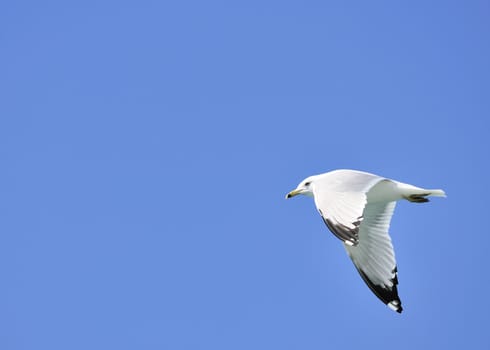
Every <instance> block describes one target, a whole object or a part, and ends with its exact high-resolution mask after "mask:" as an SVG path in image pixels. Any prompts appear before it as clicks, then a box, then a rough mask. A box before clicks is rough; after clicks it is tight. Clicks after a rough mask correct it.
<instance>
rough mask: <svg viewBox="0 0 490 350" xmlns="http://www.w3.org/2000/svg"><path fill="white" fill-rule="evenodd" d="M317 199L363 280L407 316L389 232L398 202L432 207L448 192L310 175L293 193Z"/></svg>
mask: <svg viewBox="0 0 490 350" xmlns="http://www.w3.org/2000/svg"><path fill="white" fill-rule="evenodd" d="M298 194H304V195H307V196H310V197H311V196H312V197H313V198H314V200H315V205H316V207H317V209H318V211H319V212H320V215H321V216H322V218H323V221H324V222H325V224H326V225H327V227H328V228H329V229H330V231H332V233H333V234H334V235H335V236H337V238H339V239H340V240H341V241H342V242H344V247H345V249H346V250H347V254H349V256H350V258H351V259H352V262H353V263H354V265H355V267H356V269H357V271H358V272H359V274H360V275H361V277H362V279H363V280H364V282H366V284H367V285H368V287H369V288H370V289H371V290H372V291H373V293H374V294H375V295H376V296H377V297H378V298H379V299H380V300H381V301H383V303H385V304H386V305H388V306H389V307H390V308H391V309H392V310H394V311H396V312H399V313H401V312H402V310H403V308H402V303H401V301H400V298H399V297H398V290H397V287H396V286H397V284H398V279H397V269H396V261H395V253H394V251H393V245H392V244H391V238H390V236H389V233H388V229H389V227H390V221H391V217H392V215H393V211H394V210H395V205H396V201H398V200H400V199H406V200H408V201H410V202H414V203H424V202H428V201H429V200H428V199H427V197H428V196H436V197H445V196H446V194H445V193H444V191H443V190H426V189H423V188H419V187H415V186H412V185H409V184H405V183H402V182H398V181H394V180H390V179H387V178H384V177H380V176H378V175H374V174H370V173H366V172H363V171H357V170H334V171H331V172H328V173H325V174H320V175H313V176H310V177H308V178H306V179H304V180H303V181H301V183H300V184H299V185H298V187H297V188H296V189H295V190H294V191H291V192H289V193H288V194H287V195H286V198H291V197H294V196H296V195H298Z"/></svg>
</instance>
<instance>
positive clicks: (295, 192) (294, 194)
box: [286, 189, 303, 199]
mask: <svg viewBox="0 0 490 350" xmlns="http://www.w3.org/2000/svg"><path fill="white" fill-rule="evenodd" d="M302 192H303V191H302V190H298V189H296V190H294V191H291V192H289V193H288V194H287V195H286V199H288V198H291V197H294V196H297V195H298V194H301V193H302Z"/></svg>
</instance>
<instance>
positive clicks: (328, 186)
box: [313, 170, 384, 246]
mask: <svg viewBox="0 0 490 350" xmlns="http://www.w3.org/2000/svg"><path fill="white" fill-rule="evenodd" d="M327 175H328V176H327V177H324V178H323V179H322V180H321V181H322V182H321V186H319V187H317V188H314V190H313V192H314V198H315V205H316V207H317V209H318V211H319V212H320V215H321V216H322V218H323V221H324V222H325V224H326V225H327V226H328V228H329V229H330V231H332V233H333V234H334V235H335V236H337V238H339V239H340V240H342V242H344V243H345V244H347V245H351V246H355V245H357V244H358V241H359V227H360V226H361V223H362V221H363V212H364V207H365V205H366V203H367V196H366V193H367V192H368V191H369V190H370V189H371V188H372V187H373V186H374V185H376V184H377V183H379V182H380V181H383V180H384V179H383V178H381V177H379V176H376V175H372V174H369V173H364V172H360V171H353V170H336V171H333V172H331V173H329V174H327Z"/></svg>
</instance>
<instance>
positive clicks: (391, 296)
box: [356, 266, 403, 314]
mask: <svg viewBox="0 0 490 350" xmlns="http://www.w3.org/2000/svg"><path fill="white" fill-rule="evenodd" d="M356 268H357V266H356ZM357 271H358V272H359V274H360V275H361V277H362V279H363V280H364V282H365V283H366V284H367V286H368V287H369V289H371V291H372V292H373V293H374V294H375V295H376V296H377V297H378V298H379V299H380V300H381V301H382V302H383V303H385V304H386V305H387V306H388V307H389V308H390V309H392V310H393V311H396V312H398V313H399V314H401V313H402V311H403V307H402V302H401V300H400V298H399V297H398V288H397V284H398V278H397V268H396V267H395V268H394V269H393V273H394V274H395V276H394V277H393V279H392V280H391V281H392V283H393V286H392V287H391V288H384V287H383V286H380V285H377V284H374V283H373V282H371V280H370V279H369V278H368V276H367V275H366V274H365V273H364V271H362V270H361V269H360V268H357Z"/></svg>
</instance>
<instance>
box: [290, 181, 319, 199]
mask: <svg viewBox="0 0 490 350" xmlns="http://www.w3.org/2000/svg"><path fill="white" fill-rule="evenodd" d="M314 181H315V179H314V176H310V177H307V178H306V179H304V180H303V181H301V182H300V184H299V185H298V187H296V189H295V190H292V191H291V192H289V193H288V194H287V195H286V199H288V198H291V197H294V196H297V195H298V194H304V195H306V196H310V197H313V183H314Z"/></svg>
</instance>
